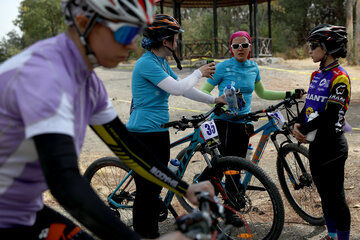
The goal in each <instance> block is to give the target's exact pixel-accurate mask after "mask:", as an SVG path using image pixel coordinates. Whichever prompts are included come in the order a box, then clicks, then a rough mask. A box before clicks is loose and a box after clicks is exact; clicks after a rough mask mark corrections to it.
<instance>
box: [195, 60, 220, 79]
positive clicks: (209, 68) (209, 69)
mask: <svg viewBox="0 0 360 240" xmlns="http://www.w3.org/2000/svg"><path fill="white" fill-rule="evenodd" d="M215 69H216V67H215V63H214V62H212V63H209V64H206V65H204V66H201V67H200V68H199V70H200V72H201V74H202V76H203V77H207V78H211V79H214V78H213V77H212V75H213V74H214V73H215Z"/></svg>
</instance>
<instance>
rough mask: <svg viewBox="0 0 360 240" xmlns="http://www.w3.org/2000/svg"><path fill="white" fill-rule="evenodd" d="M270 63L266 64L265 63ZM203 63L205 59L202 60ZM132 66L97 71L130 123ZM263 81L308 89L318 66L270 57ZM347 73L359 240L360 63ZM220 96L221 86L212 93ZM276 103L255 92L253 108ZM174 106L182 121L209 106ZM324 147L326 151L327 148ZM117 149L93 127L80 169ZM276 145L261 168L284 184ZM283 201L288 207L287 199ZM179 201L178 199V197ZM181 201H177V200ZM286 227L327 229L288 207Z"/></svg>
mask: <svg viewBox="0 0 360 240" xmlns="http://www.w3.org/2000/svg"><path fill="white" fill-rule="evenodd" d="M264 62H265V63H264ZM199 64H200V63H199ZM131 66H132V65H131V64H122V65H119V67H118V68H117V69H112V70H108V69H102V68H99V69H97V70H96V72H97V73H98V75H99V76H100V78H102V79H103V81H104V83H105V86H106V88H107V90H108V94H109V97H110V98H111V99H112V102H113V105H114V107H115V108H116V110H117V111H118V113H119V116H120V119H121V120H122V121H123V122H124V123H126V122H127V120H128V118H129V106H130V100H131V86H130V84H131V82H130V81H131V71H132V67H131ZM259 66H260V72H261V76H262V81H263V83H264V85H265V87H266V88H267V89H271V90H291V89H294V88H304V89H307V88H308V86H309V77H310V73H311V72H312V71H314V70H316V69H317V66H318V65H317V64H314V63H312V61H311V59H305V60H287V61H285V60H282V59H275V58H274V59H268V60H267V61H263V62H262V63H261V62H259ZM343 66H344V67H345V69H346V70H347V71H348V73H349V75H350V78H351V80H352V98H351V104H350V109H349V110H348V112H347V115H346V117H347V120H348V122H349V123H350V124H351V125H352V127H353V131H352V132H351V133H347V134H346V136H347V139H348V142H349V159H348V161H347V163H346V175H345V176H346V179H345V189H346V198H347V201H348V203H349V206H350V210H351V214H352V229H351V230H352V234H351V239H358V240H360V186H359V184H358V183H359V182H360V161H359V157H360V156H359V152H360V115H359V113H360V94H359V92H360V67H359V66H347V65H346V64H345V63H344V64H343ZM194 69H195V68H184V69H183V70H182V71H179V70H177V69H175V70H174V71H175V72H176V73H177V74H178V76H180V77H185V76H187V75H188V74H190V73H191V72H192V71H193V70H194ZM204 81H205V78H202V79H201V80H200V81H199V83H198V84H197V85H196V87H197V88H200V87H201V85H202V84H203V82H204ZM213 94H214V95H215V94H216V90H214V91H213ZM274 103H276V102H274V101H265V100H261V99H259V98H258V97H257V96H256V94H254V96H253V103H252V110H258V109H261V108H264V107H265V106H268V105H271V104H274ZM169 104H170V107H171V109H170V118H171V120H176V119H179V118H180V117H181V116H183V115H184V116H192V115H195V114H199V113H201V112H205V111H207V110H208V109H209V106H207V105H206V104H203V103H198V102H194V101H192V100H188V99H186V98H184V97H176V96H171V97H170V100H169ZM188 133H189V132H180V133H178V134H175V133H174V131H171V140H175V139H178V138H180V137H182V136H184V135H186V134H188ZM257 140H258V139H256V137H255V139H252V142H253V144H257ZM183 147H185V146H181V147H178V148H175V149H173V151H172V152H171V154H172V156H176V154H177V153H178V152H179V151H180V150H181V149H182V148H183ZM324 150H325V149H324ZM109 155H112V153H111V152H110V151H109V150H108V149H107V148H106V146H105V145H104V144H103V143H102V142H101V141H100V140H99V139H98V138H97V137H96V136H95V135H94V134H93V133H92V132H91V131H90V130H89V129H88V132H87V136H86V140H85V144H84V147H83V151H82V153H81V155H80V168H81V171H85V169H86V168H87V167H88V166H89V165H90V164H91V162H93V161H94V160H96V159H97V158H100V157H104V156H109ZM275 156H276V155H275V149H274V148H273V146H272V144H271V143H270V144H268V146H267V148H266V150H265V153H264V154H263V157H262V160H261V162H260V166H261V167H262V168H263V169H264V170H265V171H266V172H267V173H268V174H269V175H271V177H272V178H273V179H274V182H275V183H276V184H277V185H278V186H279V182H278V180H277V177H276V169H275V165H276V164H275V159H276V158H275ZM283 200H284V204H285V206H286V205H287V202H286V200H285V199H283ZM46 201H47V202H48V203H50V204H56V202H55V201H54V200H53V199H51V197H47V198H46ZM173 201H177V200H173ZM175 204H176V203H175ZM285 214H286V217H285V226H284V230H283V233H282V235H281V237H280V239H287V240H288V239H313V240H315V239H320V237H321V236H323V235H324V234H325V233H326V229H325V227H314V226H310V225H308V224H307V223H306V222H304V221H303V220H302V219H300V218H299V217H297V215H296V214H295V212H294V211H293V210H292V209H291V208H289V207H286V212H285ZM173 223H174V221H173V218H172V217H171V215H170V216H169V219H168V220H167V221H165V223H162V224H161V225H160V226H161V229H162V232H168V231H170V230H171V229H173Z"/></svg>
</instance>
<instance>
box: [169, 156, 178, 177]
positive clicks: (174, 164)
mask: <svg viewBox="0 0 360 240" xmlns="http://www.w3.org/2000/svg"><path fill="white" fill-rule="evenodd" d="M179 166H180V161H179V160H177V159H176V158H173V159H171V160H170V163H169V166H168V168H169V169H170V171H172V172H173V173H175V174H176V172H177V170H178V169H179Z"/></svg>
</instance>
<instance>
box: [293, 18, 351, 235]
mask: <svg viewBox="0 0 360 240" xmlns="http://www.w3.org/2000/svg"><path fill="white" fill-rule="evenodd" d="M346 36H347V33H346V29H345V27H342V26H333V25H329V24H320V25H319V26H317V27H315V28H314V29H312V30H311V31H310V33H309V35H308V38H307V41H308V42H309V43H310V51H309V54H310V56H311V58H312V59H313V61H314V62H320V68H319V70H317V71H315V72H313V73H312V74H311V78H310V86H309V91H308V94H307V96H306V102H305V106H304V109H303V110H302V111H301V114H300V116H299V118H298V123H297V124H295V126H294V132H293V133H294V136H295V137H296V139H297V140H298V141H299V142H303V143H309V142H310V139H309V136H310V135H312V134H310V133H311V132H313V131H314V130H316V133H315V138H314V139H313V140H311V142H310V145H309V160H310V169H311V175H312V178H313V180H314V183H315V185H316V187H317V190H318V192H319V195H320V197H321V205H322V210H323V213H324V217H325V222H326V226H327V230H328V234H327V235H326V236H325V237H323V238H322V240H334V239H338V240H349V239H350V224H351V215H350V210H349V206H348V204H347V203H346V198H345V191H344V175H345V162H346V160H347V158H348V144H347V140H346V138H345V134H344V131H345V130H346V125H347V124H346V121H345V113H346V111H347V109H348V108H349V104H350V96H351V83H350V78H349V75H348V74H347V72H346V71H345V69H344V68H343V67H342V66H340V64H339V62H338V58H340V57H343V58H345V57H346V53H347V50H346V43H347V37H346ZM316 112H317V113H318V116H317V117H315V118H314V119H312V120H311V121H309V118H311V117H312V116H310V115H311V114H312V113H316Z"/></svg>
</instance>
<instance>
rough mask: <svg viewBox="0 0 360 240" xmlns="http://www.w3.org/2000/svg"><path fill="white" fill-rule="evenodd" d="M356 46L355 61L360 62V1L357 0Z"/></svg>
mask: <svg viewBox="0 0 360 240" xmlns="http://www.w3.org/2000/svg"><path fill="white" fill-rule="evenodd" d="M355 23H356V24H355V39H354V42H355V44H354V45H355V47H354V53H355V54H354V55H355V56H354V58H355V63H356V64H359V63H360V1H359V0H356V21H355Z"/></svg>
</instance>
